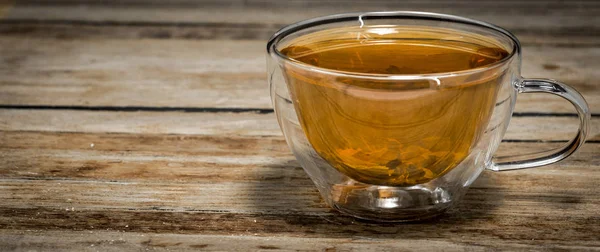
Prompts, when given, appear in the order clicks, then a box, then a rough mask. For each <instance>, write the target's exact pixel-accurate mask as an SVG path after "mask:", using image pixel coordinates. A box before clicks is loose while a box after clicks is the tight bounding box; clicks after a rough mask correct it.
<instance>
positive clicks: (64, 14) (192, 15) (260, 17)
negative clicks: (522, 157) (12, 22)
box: [4, 1, 600, 29]
mask: <svg viewBox="0 0 600 252" xmlns="http://www.w3.org/2000/svg"><path fill="white" fill-rule="evenodd" d="M597 6H598V5H597V4H596V3H593V2H587V4H586V3H585V2H576V3H571V4H565V2H563V3H558V4H552V3H545V2H537V3H535V2H533V3H531V1H527V2H525V3H520V4H519V3H518V2H513V1H511V2H507V3H499V1H496V2H493V3H490V2H488V3H485V1H478V2H475V1H473V2H468V3H463V4H462V5H461V4H458V5H457V4H454V3H453V4H449V3H444V4H441V3H439V2H437V3H425V4H423V3H420V2H412V3H405V2H404V1H403V2H393V1H390V2H385V3H367V2H364V3H363V4H339V3H338V4H331V3H325V4H319V3H317V2H313V3H310V4H307V3H300V4H299V5H298V4H282V3H279V4H277V3H276V1H271V2H268V3H264V4H256V5H252V4H249V5H248V4H242V5H240V4H237V5H236V4H230V5H227V4H225V3H218V4H206V3H203V2H199V3H197V4H196V5H195V6H179V7H177V6H176V5H175V6H173V5H171V6H165V5H160V4H159V5H154V6H153V5H148V4H136V5H126V4H125V5H122V6H120V7H119V8H114V6H111V5H102V4H90V5H86V4H81V3H77V4H70V5H69V4H67V5H53V4H45V5H37V6H36V5H17V6H15V7H14V8H13V9H12V10H11V11H10V12H9V13H8V14H7V15H6V16H5V17H4V18H5V19H22V18H35V19H40V20H95V21H99V20H111V21H121V22H131V21H147V22H156V21H159V22H173V23H175V22H212V23H267V24H285V23H292V22H296V21H300V20H304V19H308V18H312V17H317V16H323V15H329V14H335V13H342V12H357V11H384V10H399V9H400V10H414V11H430V12H441V13H448V14H455V15H463V16H467V17H470V18H474V19H479V20H484V21H487V22H491V23H494V24H497V25H500V26H503V27H506V28H508V29H543V28H548V27H552V29H554V28H557V27H560V28H576V27H596V28H597V27H598V24H599V23H600V22H599V20H600V19H599V18H600V17H598V16H597V14H598V12H599V10H598V7H597ZM82 9H85V11H81V10H82ZM223 13H227V15H223ZM232 17H235V18H232Z"/></svg>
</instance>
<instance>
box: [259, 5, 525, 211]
mask: <svg viewBox="0 0 600 252" xmlns="http://www.w3.org/2000/svg"><path fill="white" fill-rule="evenodd" d="M371 15H372V16H369V14H363V15H360V16H359V15H352V14H347V15H339V16H331V17H326V18H321V19H317V20H313V21H307V22H303V23H300V24H299V25H296V26H291V27H288V28H284V29H283V30H281V31H280V32H278V33H277V34H276V35H275V36H274V37H273V38H272V39H271V41H270V42H269V45H268V51H269V57H268V68H269V69H268V71H269V82H270V87H271V97H272V99H273V105H274V108H275V111H276V114H277V118H278V121H279V124H280V126H281V128H282V130H283V133H284V135H285V138H286V141H287V143H288V145H289V147H290V148H291V150H292V152H293V153H294V155H295V156H296V158H297V159H298V160H299V162H300V163H301V165H302V167H303V168H304V169H305V171H306V172H307V173H308V175H309V176H310V177H311V179H312V180H313V181H314V182H315V184H316V186H317V188H318V189H319V191H320V193H321V195H322V196H323V198H324V199H325V200H326V201H327V203H328V204H330V205H331V206H332V207H334V208H336V209H338V210H340V211H342V212H344V213H347V214H350V215H353V216H355V217H359V218H364V219H372V220H383V221H407V220H415V219H423V218H429V217H432V216H435V215H438V214H440V213H442V212H443V211H444V210H446V209H448V208H449V207H450V206H451V205H452V204H454V203H455V202H456V201H458V200H459V198H460V197H462V195H464V193H465V192H466V189H467V187H468V186H469V185H470V184H471V183H472V182H473V181H474V180H475V179H476V178H477V177H478V176H479V174H480V173H481V171H483V169H485V168H486V167H488V166H489V165H490V164H491V159H492V155H493V153H494V151H495V150H496V148H497V147H498V145H499V144H500V141H501V139H502V136H503V134H504V132H505V130H506V128H507V126H508V122H509V119H510V116H511V113H512V109H513V105H514V102H515V98H516V92H517V90H516V89H515V87H514V85H513V83H514V82H515V81H516V80H517V79H518V78H519V76H520V74H519V64H520V62H519V58H520V55H519V48H518V42H516V40H514V38H513V37H512V36H511V35H509V34H508V35H507V34H505V33H504V32H502V31H499V30H495V29H494V28H491V27H487V26H482V25H481V24H476V23H469V22H466V21H463V22H459V21H460V20H458V21H457V20H452V19H448V18H444V17H437V16H429V15H424V14H419V13H417V14H414V13H413V14H407V13H401V14H398V13H396V14H394V15H387V14H381V13H373V14H371ZM347 27H349V28H350V30H347V29H346V30H345V28H347ZM381 27H387V28H390V27H392V28H393V29H395V31H396V33H395V35H393V36H395V37H393V38H392V37H389V36H388V37H380V38H377V39H381V38H383V39H384V40H385V39H394V40H395V41H397V40H407V39H408V40H411V41H414V40H415V39H426V40H427V39H429V40H430V39H432V38H435V39H438V40H442V41H456V40H457V39H458V40H461V41H467V42H469V43H477V42H478V41H479V42H482V43H483V42H485V43H492V44H494V45H497V46H498V47H501V48H503V49H505V50H506V51H507V52H508V54H506V55H504V57H503V58H502V59H501V60H498V61H497V62H495V63H493V64H489V65H485V66H481V67H473V68H469V69H465V70H461V71H454V72H435V71H433V72H428V73H424V74H386V73H385V72H382V73H379V72H377V73H360V72H350V71H347V70H339V69H337V70H336V69H328V68H322V67H319V66H316V65H311V64H306V63H305V62H301V61H298V60H296V59H293V58H291V57H288V56H289V54H286V53H285V48H289V46H290V45H293V44H294V43H303V42H302V41H304V42H306V41H308V40H309V39H308V38H310V39H314V36H312V34H318V33H319V32H323V31H325V33H323V34H325V35H324V36H323V39H329V40H331V38H332V37H331V36H333V35H331V34H333V33H335V32H332V31H336V30H338V31H339V30H340V29H341V31H343V33H347V34H345V35H344V36H346V35H347V36H349V37H353V36H354V35H355V33H356V35H357V36H356V37H357V39H359V40H360V39H361V38H360V37H361V36H360V35H361V34H368V33H369V29H371V30H372V29H374V28H375V29H378V28H381ZM408 31H417V32H408ZM428 31H431V32H428ZM440 31H441V32H440ZM371 35H372V34H371ZM311 36H312V37H311ZM366 37H368V38H367V39H364V38H363V40H367V41H368V40H373V39H375V38H374V37H373V36H366ZM299 41H300V42H299ZM282 51H283V52H282ZM374 62H378V63H380V61H374ZM417 65H418V63H415V67H417Z"/></svg>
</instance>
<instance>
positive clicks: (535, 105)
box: [0, 37, 600, 113]
mask: <svg viewBox="0 0 600 252" xmlns="http://www.w3.org/2000/svg"><path fill="white" fill-rule="evenodd" d="M263 51H264V42H260V41H229V40H221V41H212V40H206V41H184V40H144V39H142V40H103V39H94V40H85V39H84V40H61V39H44V38H22V37H1V38H0V61H1V62H3V64H1V65H0V101H1V103H2V104H3V105H6V104H13V105H14V104H21V105H22V104H27V105H83V106H159V107H160V106H170V107H220V108H269V107H270V106H271V105H270V99H269V97H268V95H269V92H268V90H267V84H266V73H265V72H266V71H265V59H264V57H265V56H264V52H263ZM598 57H600V48H555V47H550V48H549V47H526V48H524V56H523V58H524V62H523V74H524V76H527V77H546V78H554V79H559V80H562V81H564V82H565V83H568V84H571V85H572V86H574V87H575V88H577V89H578V90H579V91H581V92H582V93H583V94H584V96H585V97H586V98H587V99H588V102H589V103H590V105H591V108H592V112H594V113H599V112H600V88H598V87H599V86H600V82H599V80H600V73H599V72H597V71H595V69H597V68H599V67H600V61H597V60H595V59H596V58H598ZM517 111H519V112H561V113H564V112H572V111H573V108H572V107H571V105H570V104H569V103H568V102H566V101H563V100H561V99H560V98H555V97H550V96H548V95H545V96H542V95H522V96H520V99H519V102H518V103H517Z"/></svg>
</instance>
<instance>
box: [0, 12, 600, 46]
mask: <svg viewBox="0 0 600 252" xmlns="http://www.w3.org/2000/svg"><path fill="white" fill-rule="evenodd" d="M283 26H284V24H261V23H206V22H203V23H157V22H114V21H85V20H83V21H80V20H75V21H71V20H50V21H41V20H34V19H23V20H19V19H16V20H3V21H2V20H0V35H3V36H7V35H9V36H23V37H37V38H59V39H106V38H110V39H183V40H202V39H212V40H222V39H231V40H261V41H266V40H268V39H269V38H270V37H271V35H273V34H274V33H275V32H276V31H277V30H279V29H280V28H281V27H283ZM512 31H513V32H514V33H515V35H517V37H519V40H520V42H521V44H522V45H525V46H555V47H597V46H600V36H598V35H599V34H600V29H598V31H596V30H594V28H581V29H574V28H571V29H563V28H544V29H537V30H536V29H523V30H519V29H513V30H512Z"/></svg>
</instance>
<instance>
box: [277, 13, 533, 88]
mask: <svg viewBox="0 0 600 252" xmlns="http://www.w3.org/2000/svg"><path fill="white" fill-rule="evenodd" d="M364 18H368V19H413V20H432V21H444V22H452V23H461V24H466V25H473V26H478V27H482V28H486V29H489V30H493V31H495V32H498V33H500V34H502V35H504V36H505V37H507V38H509V39H510V40H511V41H512V42H513V50H512V52H511V53H510V54H509V55H508V56H507V57H505V58H504V59H502V60H500V61H497V62H494V63H492V64H490V65H487V66H485V67H478V68H473V69H466V70H460V71H452V72H439V73H427V74H378V73H377V74H374V73H359V72H350V71H340V70H334V69H328V68H323V67H318V66H314V65H310V64H307V63H304V62H301V61H298V60H295V59H292V58H290V57H288V56H287V55H284V54H282V53H281V52H280V51H279V50H277V49H275V46H276V45H277V43H278V42H279V41H281V40H282V39H283V38H285V37H286V36H288V35H291V34H293V33H295V32H298V31H301V30H304V29H307V28H311V27H314V26H317V25H324V24H331V23H338V22H345V21H358V22H362V21H363V19H364ZM267 53H268V54H269V55H271V56H276V57H277V58H279V59H280V60H283V61H285V62H286V63H289V64H292V65H294V66H296V67H300V68H304V69H306V70H310V71H314V72H319V73H322V74H327V75H334V76H346V77H352V78H360V79H373V80H417V79H433V80H434V81H436V82H438V84H439V80H438V78H443V77H456V76H460V75H469V74H474V73H478V72H482V71H487V70H490V69H494V68H497V67H500V66H503V65H504V64H505V63H506V62H508V61H510V60H512V59H513V58H514V57H515V55H520V54H521V43H520V42H519V40H518V39H517V37H516V36H515V35H514V34H512V33H511V32H509V31H508V30H506V29H504V28H502V27H499V26H497V25H494V24H491V23H488V22H484V21H479V20H475V19H471V18H466V17H461V16H455V15H449V14H441V13H434V12H420V11H374V12H351V13H342V14H334V15H328V16H322V17H317V18H312V19H307V20H304V21H300V22H297V23H294V24H290V25H287V26H285V27H283V28H281V29H280V30H278V31H277V32H275V34H273V36H271V38H270V39H269V41H268V42H267Z"/></svg>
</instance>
